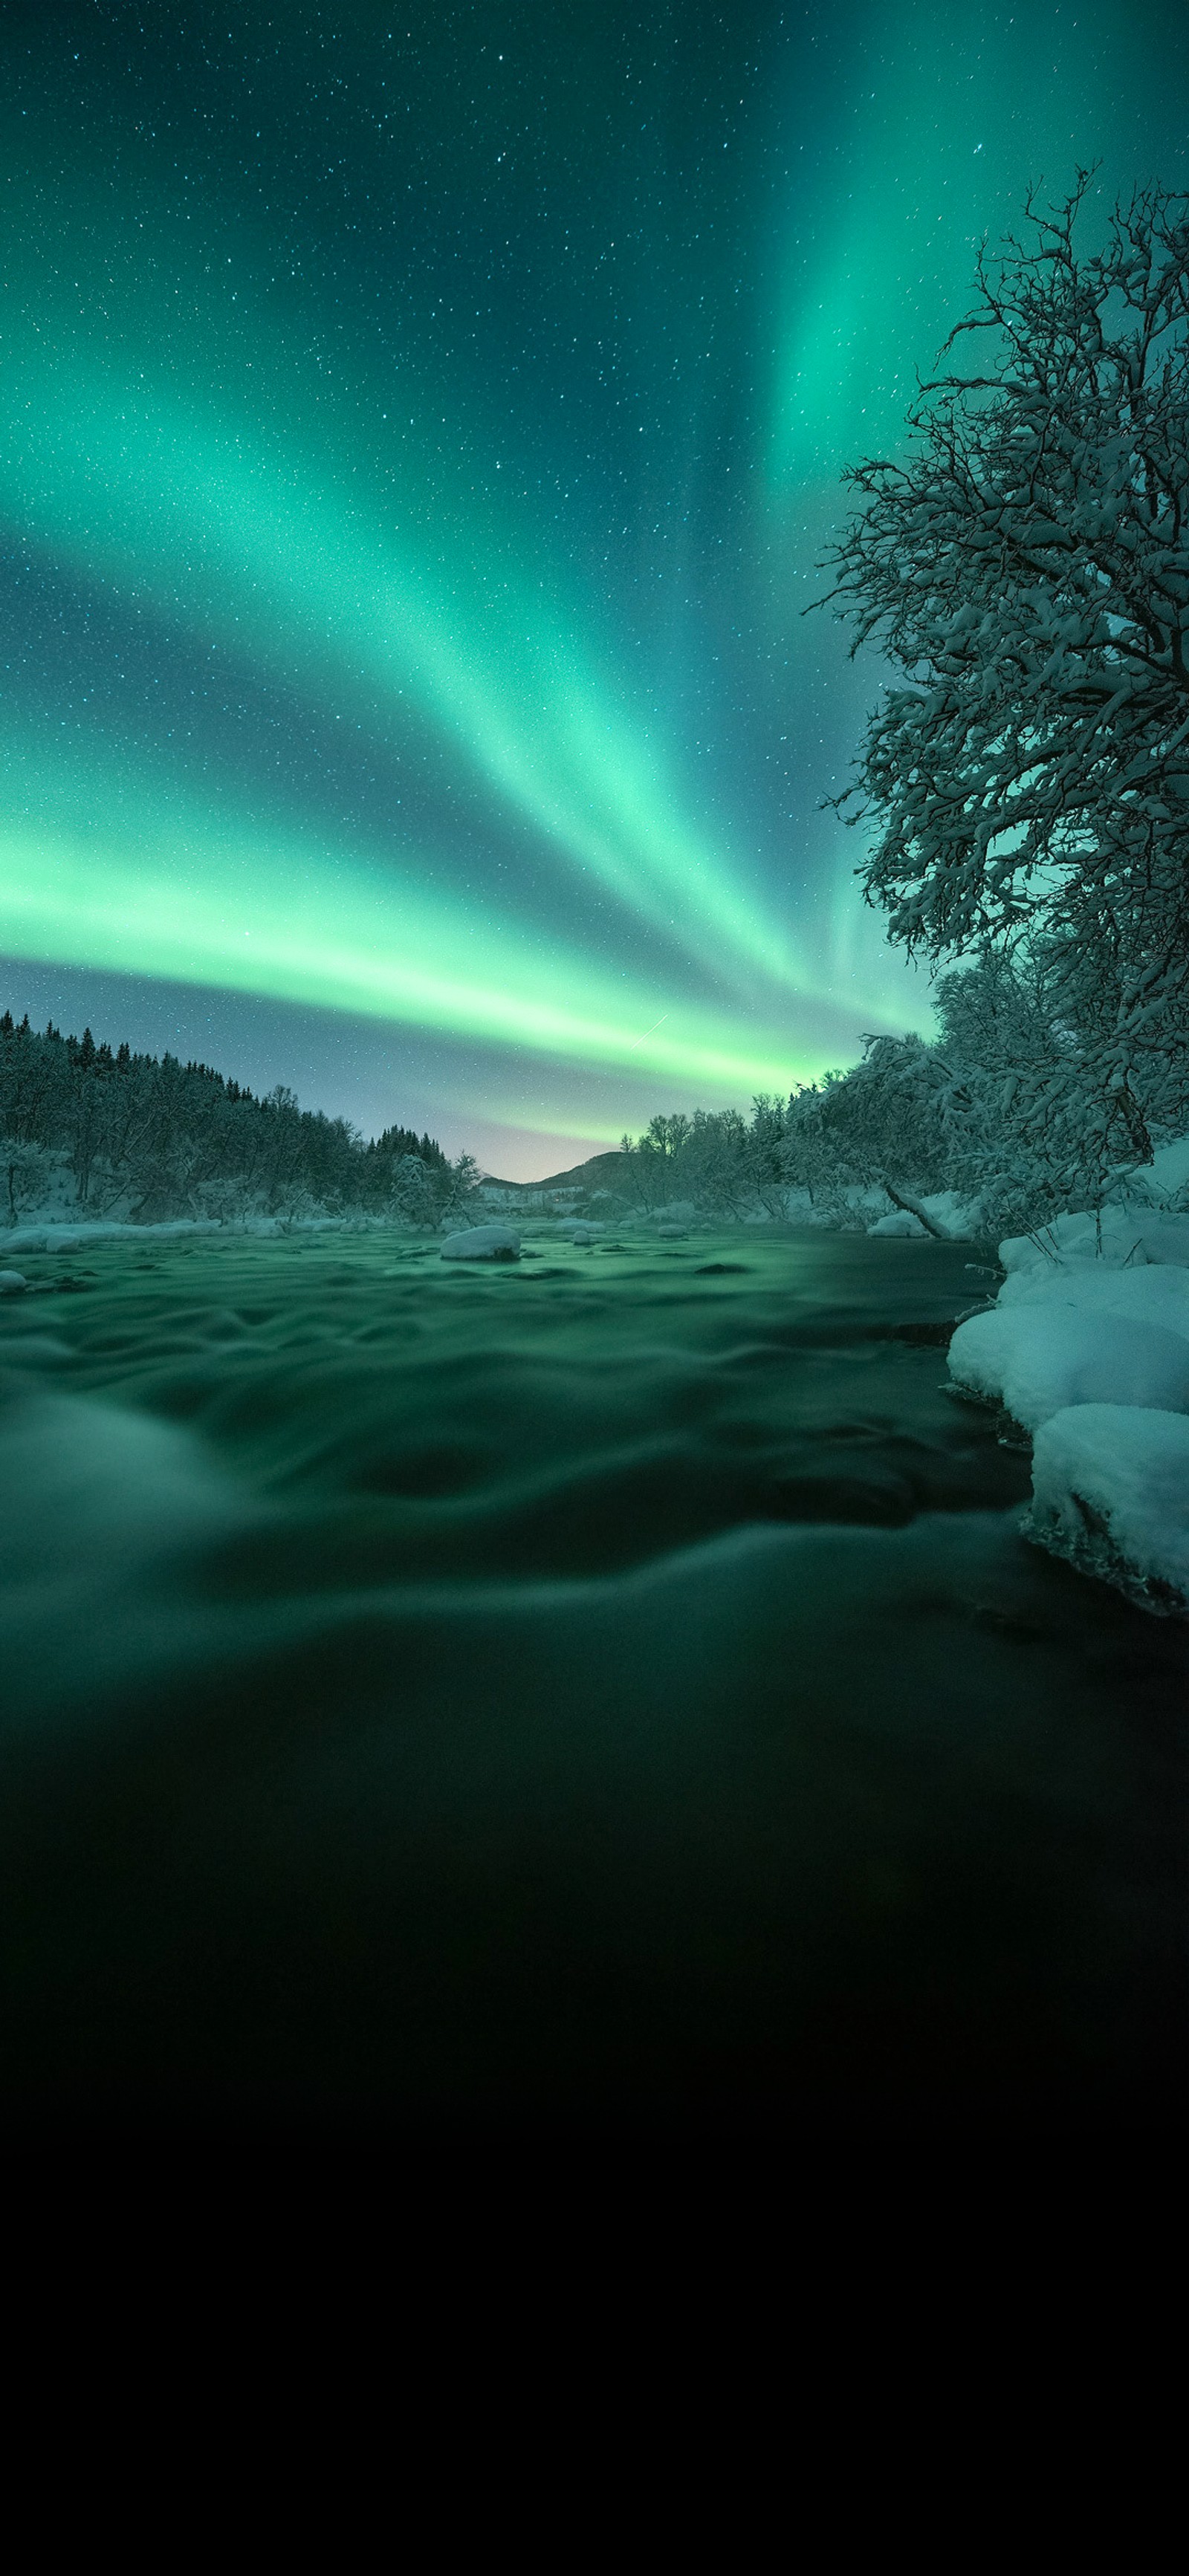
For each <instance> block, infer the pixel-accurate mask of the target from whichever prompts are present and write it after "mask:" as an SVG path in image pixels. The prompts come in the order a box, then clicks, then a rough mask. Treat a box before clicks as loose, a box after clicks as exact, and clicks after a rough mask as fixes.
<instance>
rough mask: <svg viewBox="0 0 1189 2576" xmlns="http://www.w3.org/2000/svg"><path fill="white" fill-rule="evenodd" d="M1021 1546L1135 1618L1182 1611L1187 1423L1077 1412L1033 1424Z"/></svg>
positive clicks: (1144, 1414)
mask: <svg viewBox="0 0 1189 2576" xmlns="http://www.w3.org/2000/svg"><path fill="white" fill-rule="evenodd" d="M1025 1527H1026V1529H1027V1532H1028V1535H1029V1537H1031V1538H1033V1539H1035V1540H1037V1541H1038V1543H1039V1544H1040V1546H1042V1547H1047V1548H1049V1549H1051V1550H1052V1552H1053V1553H1054V1554H1055V1555H1058V1556H1064V1557H1067V1558H1068V1559H1069V1560H1070V1562H1071V1563H1072V1564H1074V1565H1077V1566H1080V1567H1082V1568H1083V1569H1084V1571H1085V1572H1086V1573H1088V1574H1096V1575H1099V1576H1102V1577H1104V1578H1105V1580H1106V1581H1107V1582H1108V1583H1114V1584H1116V1585H1117V1586H1118V1587H1119V1589H1120V1590H1121V1591H1124V1592H1126V1593H1128V1594H1129V1595H1130V1597H1131V1598H1132V1599H1133V1600H1135V1601H1137V1602H1139V1603H1140V1605H1141V1606H1142V1607H1143V1608H1144V1609H1148V1610H1157V1611H1164V1612H1168V1611H1175V1610H1180V1609H1183V1608H1184V1607H1185V1605H1186V1603H1187V1602H1189V1417H1187V1416H1186V1415H1185V1414H1184V1413H1182V1412H1177V1413H1161V1412H1158V1411H1154V1410H1144V1409H1141V1408H1140V1407H1138V1406H1136V1405H1132V1404H1078V1405H1074V1406H1073V1407H1070V1408H1067V1409H1066V1410H1065V1411H1063V1412H1061V1413H1055V1414H1053V1415H1051V1416H1050V1419H1049V1420H1048V1421H1047V1422H1045V1423H1043V1424H1042V1426H1041V1428H1040V1430H1039V1431H1038V1433H1037V1436H1036V1443H1035V1446H1034V1449H1033V1453H1032V1503H1031V1507H1030V1509H1029V1511H1028V1513H1027V1515H1026V1520H1025Z"/></svg>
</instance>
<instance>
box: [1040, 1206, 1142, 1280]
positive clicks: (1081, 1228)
mask: <svg viewBox="0 0 1189 2576" xmlns="http://www.w3.org/2000/svg"><path fill="white" fill-rule="evenodd" d="M999 1258H1000V1260H1001V1262H1002V1263H1003V1267H1004V1269H1005V1270H1006V1271H1007V1272H1008V1273H1009V1275H1010V1276H1012V1277H1013V1278H1014V1277H1016V1276H1017V1275H1027V1274H1034V1275H1035V1276H1036V1277H1037V1278H1052V1276H1053V1275H1054V1273H1056V1272H1059V1271H1060V1270H1061V1269H1063V1268H1064V1266H1065V1265H1066V1263H1068V1262H1070V1261H1074V1262H1077V1261H1092V1262H1094V1263H1095V1264H1096V1265H1098V1264H1105V1265H1106V1266H1107V1268H1109V1269H1114V1270H1119V1269H1123V1268H1127V1269H1134V1268H1138V1269H1141V1270H1143V1269H1147V1268H1150V1267H1156V1268H1159V1267H1161V1266H1163V1265H1165V1264H1168V1263H1172V1264H1174V1265H1177V1264H1182V1263H1184V1264H1189V1216H1167V1215H1161V1214H1158V1213H1157V1212H1155V1211H1154V1210H1152V1209H1149V1208H1137V1207H1133V1206H1131V1205H1127V1206H1125V1207H1104V1208H1103V1209H1102V1211H1101V1215H1095V1214H1094V1212H1093V1210H1091V1211H1089V1213H1087V1214H1082V1215H1077V1216H1058V1217H1054V1218H1053V1220H1052V1223H1051V1224H1050V1225H1046V1226H1041V1227H1039V1228H1038V1230H1037V1232H1036V1233H1035V1234H1016V1235H1011V1236H1009V1238H1008V1240H1007V1242H1006V1243H1001V1244H1000V1246H999Z"/></svg>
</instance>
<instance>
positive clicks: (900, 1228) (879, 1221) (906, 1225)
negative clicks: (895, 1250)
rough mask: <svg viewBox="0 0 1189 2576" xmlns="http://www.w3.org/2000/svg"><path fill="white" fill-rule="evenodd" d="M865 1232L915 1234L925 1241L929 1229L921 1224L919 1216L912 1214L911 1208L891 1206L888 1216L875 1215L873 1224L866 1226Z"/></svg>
mask: <svg viewBox="0 0 1189 2576" xmlns="http://www.w3.org/2000/svg"><path fill="white" fill-rule="evenodd" d="M867 1232H868V1234H917V1235H920V1236H921V1237H922V1238H923V1239H924V1240H925V1241H927V1240H928V1232H929V1229H928V1227H927V1226H924V1225H922V1224H921V1220H920V1218H919V1216H914V1215H913V1213H912V1210H911V1208H893V1209H892V1213H891V1215H890V1216H881V1217H877V1218H876V1221H875V1224H874V1225H869V1226H868V1228H867Z"/></svg>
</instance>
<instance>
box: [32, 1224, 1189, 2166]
mask: <svg viewBox="0 0 1189 2576" xmlns="http://www.w3.org/2000/svg"><path fill="white" fill-rule="evenodd" d="M539 1242H540V1248H539V1249H538V1250H537V1251H536V1253H535V1255H530V1256H529V1257H526V1258H525V1259H524V1260H523V1261H522V1262H521V1263H519V1264H517V1265H514V1266H508V1267H500V1268H495V1269H484V1270H479V1271H477V1270H475V1269H473V1268H467V1267H462V1266H457V1265H449V1264H445V1263H442V1262H441V1261H440V1260H439V1259H438V1258H437V1253H436V1247H426V1246H424V1245H421V1244H415V1243H411V1241H410V1239H409V1238H407V1237H400V1236H395V1235H393V1236H380V1235H371V1236H360V1237H353V1236H342V1237H325V1236H323V1237H310V1238H304V1239H303V1238H301V1237H294V1238H291V1239H288V1240H281V1241H276V1242H260V1241H251V1240H247V1241H236V1240H235V1239H229V1238H216V1239H212V1238H197V1239H194V1240H192V1241H189V1242H167V1241H162V1240H160V1239H152V1238H146V1240H145V1243H144V1245H143V1246H141V1245H139V1244H134V1245H131V1246H130V1245H129V1244H128V1243H127V1242H122V1243H119V1244H112V1245H100V1246H95V1247H91V1246H84V1247H83V1248H80V1249H79V1250H78V1251H77V1252H76V1253H74V1254H65V1255H63V1254H55V1255H53V1256H50V1255H36V1254H27V1255H22V1256H21V1267H22V1268H23V1269H24V1271H25V1273H26V1276H27V1277H28V1279H29V1282H30V1287H31V1290H32V1291H33V1293H32V1294H30V1295H29V1296H27V1297H25V1298H23V1299H19V1300H17V1299H11V1300H6V1301H5V1302H4V1303H3V1305H2V1306H0V1359H2V1361H3V1365H4V1377H3V1407H2V1409H0V1546H2V1550H3V1559H2V1562H3V1591H2V1594H0V1657H2V1661H0V1675H2V1697H3V1768H4V1781H3V1801H2V1822H0V1842H2V1846H3V1848H2V1855H0V1863H2V1870H3V1885H4V1912H5V1933H4V1948H5V1972H4V1973H5V1982H4V1994H3V2033H2V2037H3V2049H2V2066H0V2114H2V2119H3V2125H4V2130H5V2133H6V2134H7V2135H8V2136H9V2137H10V2138H14V2137H16V2138H19V2137H25V2136H30V2137H41V2136H56V2135H68V2134H70V2133H72V2132H75V2131H80V2132H83V2133H89V2132H96V2131H103V2130H104V2129H111V2130H115V2131H118V2132H124V2133H127V2132H129V2131H131V2132H133V2133H135V2132H137V2131H143V2132H145V2133H149V2132H165V2133H167V2134H183V2135H185V2134H201V2133H207V2132H210V2133H214V2134H220V2133H227V2134H247V2133H251V2132H253V2131H258V2130H263V2131H268V2130H271V2129H280V2130H283V2131H287V2132H301V2131H305V2130H309V2131H311V2132H313V2133H316V2134H322V2133H328V2134H330V2135H350V2136H352V2137H364V2138H375V2139H377V2140H381V2141H387V2140H390V2139H401V2140H409V2141H414V2142H416V2141H432V2140H436V2139H440V2138H466V2137H468V2136H474V2137H483V2136H499V2135H509V2136H524V2135H533V2134H539V2135H555V2134H560V2135H567V2134H572V2135H617V2134H618V2135H634V2134H650V2133H669V2134H678V2135H700V2134H709V2135H714V2134H737V2135H751V2136H765V2135H769V2136H781V2137H784V2136H789V2137H792V2136H806V2137H852V2136H853V2137H863V2136H890V2135H916V2136H931V2135H937V2136H941V2135H947V2134H954V2133H957V2134H963V2135H995V2134H1027V2133H1030V2132H1037V2133H1045V2132H1050V2133H1051V2132H1064V2133H1073V2134H1093V2133H1107V2134H1109V2133H1112V2132H1120V2131H1123V2132H1126V2131H1144V2130H1147V2131H1149V2132H1151V2131H1160V2130H1162V2129H1168V2128H1170V2127H1172V2126H1173V2125H1175V2124H1176V2123H1177V2121H1178V2119H1179V2116H1180V2107H1181V2100H1182V2058H1183V2043H1182V2032H1183V2025H1184V2006H1185V1992H1184V1982H1183V1972H1182V1964H1181V1926H1182V1919H1183V1907H1184V1894H1185V1889H1184V1872H1183V1863H1182V1849H1183V1833H1184V1820H1185V1769H1184V1721H1185V1711H1186V1702H1187V1693H1186V1680H1187V1677H1189V1676H1187V1664H1189V1638H1187V1635H1186V1631H1185V1628H1184V1627H1183V1626H1178V1625H1175V1624H1172V1623H1163V1622H1159V1621H1156V1620H1152V1619H1149V1618H1145V1617H1144V1616H1143V1615H1142V1614H1140V1613H1139V1612H1137V1611H1135V1610H1132V1609H1131V1608H1129V1607H1128V1605H1127V1604H1126V1603H1124V1602H1123V1601H1121V1600H1118V1599H1116V1598H1115V1597H1114V1596H1113V1595H1111V1594H1109V1593H1107V1592H1105V1591H1102V1590H1100V1589H1099V1588H1098V1587H1096V1586H1094V1585H1091V1584H1088V1583H1085V1582H1083V1581H1081V1580H1079V1579H1078V1578H1077V1577H1075V1576H1074V1575H1072V1574H1071V1573H1068V1572H1067V1571H1066V1570H1065V1569H1064V1568H1063V1567H1061V1566H1059V1565H1056V1564H1054V1563H1053V1562H1052V1561H1051V1560H1050V1559H1048V1558H1047V1557H1045V1556H1042V1555H1039V1554H1036V1553H1034V1552H1033V1551H1032V1550H1030V1549H1028V1548H1027V1547H1026V1546H1025V1545H1024V1543H1023V1541H1022V1540H1021V1539H1020V1538H1019V1537H1018V1536H1017V1534H1016V1530H1015V1523H1014V1510H1015V1507H1016V1505H1017V1504H1018V1503H1019V1501H1020V1500H1022V1499H1023V1497H1024V1495H1025V1494H1026V1493H1027V1490H1028V1466H1027V1461H1026V1459H1023V1458H1021V1457H1019V1456H1018V1455H1016V1454H1014V1453H1013V1452H1011V1451H1009V1450H1005V1449H1002V1448H1000V1447H998V1446H997V1445H996V1441H995V1437H994V1428H993V1425H992V1424H991V1422H990V1420H989V1418H988V1417H987V1416H985V1415H983V1414H981V1413H979V1412H976V1411H971V1410H970V1409H968V1408H966V1407H961V1406H957V1405H955V1404H954V1403H953V1401H952V1400H951V1399H950V1398H948V1397H947V1396H946V1395H945V1394H944V1393H943V1392H942V1386H941V1382H942V1379H943V1377H944V1373H945V1371H944V1343H945V1339H946V1333H945V1329H944V1327H945V1326H946V1324H947V1323H948V1322H949V1321H950V1320H951V1319H952V1318H953V1317H954V1316H955V1315H956V1314H957V1313H959V1312H961V1311H962V1310H963V1309H964V1308H966V1307H968V1306H969V1305H970V1304H971V1303H972V1302H974V1301H975V1300H976V1299H977V1298H978V1296H979V1295H980V1293H982V1292H983V1291H984V1290H985V1289H986V1288H988V1287H991V1286H993V1284H994V1281H993V1279H992V1277H991V1276H990V1274H989V1273H984V1274H982V1275H976V1274H975V1273H974V1272H973V1271H972V1270H971V1268H970V1266H969V1265H970V1262H971V1257H972V1256H971V1251H970V1247H969V1246H961V1247H958V1246H953V1247H951V1246H948V1245H941V1244H934V1243H911V1242H897V1241H890V1242H887V1241H872V1240H868V1239H865V1238H844V1237H838V1236H830V1235H807V1234H796V1233H793V1232H784V1231H780V1230H776V1229H771V1230H765V1231H764V1232H762V1233H760V1232H758V1231H757V1232H755V1233H753V1232H751V1231H745V1232H732V1233H731V1234H729V1235H719V1236H713V1237H712V1236H708V1235H707V1236H701V1235H698V1236H690V1237H689V1238H687V1239H686V1240H684V1241H680V1242H677V1243H670V1244H663V1243H658V1242H657V1241H655V1240H653V1241H645V1240H644V1239H641V1240H639V1241H638V1242H637V1241H632V1240H631V1239H629V1238H626V1237H625V1238H624V1239H623V1248H622V1249H620V1250H611V1249H603V1248H600V1249H598V1250H596V1251H580V1250H578V1249H576V1248H572V1247H571V1246H570V1245H569V1244H568V1243H565V1244H561V1245H559V1244H558V1243H556V1242H555V1241H549V1240H547V1239H546V1238H544V1237H542V1238H540V1239H539Z"/></svg>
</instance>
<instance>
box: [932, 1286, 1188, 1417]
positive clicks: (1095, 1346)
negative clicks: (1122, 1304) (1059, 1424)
mask: <svg viewBox="0 0 1189 2576" xmlns="http://www.w3.org/2000/svg"><path fill="white" fill-rule="evenodd" d="M1187 1326H1189V1316H1187ZM950 1374H951V1376H952V1377H953V1379H954V1380H955V1383H956V1384H957V1385H958V1386H959V1387H961V1388H963V1389H964V1390H965V1391H966V1392H967V1393H969V1394H971V1395H978V1396H981V1397H982V1398H983V1399H984V1400H985V1401H987V1402H992V1403H998V1404H1001V1405H1002V1406H1003V1407H1004V1409H1005V1411H1006V1412H1007V1413H1009V1414H1010V1415H1011V1417H1012V1420H1013V1422H1019V1423H1022V1424H1023V1427H1024V1429H1025V1430H1026V1431H1036V1430H1038V1429H1039V1427H1040V1425H1041V1423H1043V1422H1047V1421H1048V1419H1049V1417H1050V1415H1051V1414H1054V1413H1060V1412H1063V1411H1064V1410H1065V1409H1066V1407H1068V1406H1069V1405H1078V1404H1116V1405H1137V1406H1145V1407H1147V1406H1154V1407H1155V1408H1157V1409H1158V1410H1159V1411H1161V1412H1167V1413H1179V1412H1182V1411H1186V1412H1189V1331H1187V1333H1186V1334H1181V1333H1173V1332H1169V1331H1168V1330H1167V1328H1166V1326H1164V1325H1163V1324H1153V1323H1134V1322H1131V1321H1130V1320H1129V1319H1128V1318H1127V1317H1126V1316H1122V1315H1109V1314H1108V1315H1101V1314H1092V1313H1083V1312H1081V1311H1079V1309H1078V1308H1077V1307H1076V1306H1075V1305H1072V1304H1063V1305H1058V1304H1056V1303H1053V1304H1049V1305H1043V1306H1041V1305H1035V1306H1017V1307H1010V1306H1008V1307H1003V1306H996V1307H993V1308H992V1309H991V1311H990V1313H988V1314H985V1315H973V1316H972V1317H971V1318H970V1321H969V1322H968V1323H965V1324H959V1326H958V1329H957V1332H956V1333H955V1334H954V1337H953V1340H952V1342H951V1343H950Z"/></svg>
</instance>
